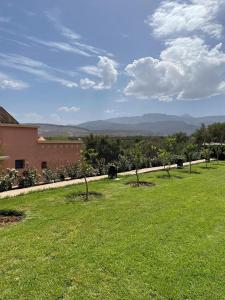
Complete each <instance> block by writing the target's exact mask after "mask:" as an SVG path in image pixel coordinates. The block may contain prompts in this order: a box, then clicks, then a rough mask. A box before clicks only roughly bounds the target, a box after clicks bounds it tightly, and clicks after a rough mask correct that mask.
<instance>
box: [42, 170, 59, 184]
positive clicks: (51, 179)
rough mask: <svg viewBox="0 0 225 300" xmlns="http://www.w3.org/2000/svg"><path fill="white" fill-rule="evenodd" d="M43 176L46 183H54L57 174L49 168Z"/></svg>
mask: <svg viewBox="0 0 225 300" xmlns="http://www.w3.org/2000/svg"><path fill="white" fill-rule="evenodd" d="M42 175H43V180H44V182H45V183H52V182H55V180H56V174H55V173H54V172H53V171H52V170H51V169H49V168H47V169H44V170H43V171H42Z"/></svg>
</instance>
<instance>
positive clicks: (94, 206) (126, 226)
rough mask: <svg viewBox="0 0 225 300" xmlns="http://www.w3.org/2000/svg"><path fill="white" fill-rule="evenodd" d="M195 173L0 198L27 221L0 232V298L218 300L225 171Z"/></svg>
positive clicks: (223, 275)
mask: <svg viewBox="0 0 225 300" xmlns="http://www.w3.org/2000/svg"><path fill="white" fill-rule="evenodd" d="M194 170H198V171H199V172H201V174H191V175H189V174H188V173H187V172H186V171H185V170H184V171H173V172H172V174H173V175H178V174H179V176H181V177H182V178H181V179H179V178H173V179H171V180H168V179H163V178H158V176H159V174H162V173H154V174H146V175H142V176H141V179H145V180H150V181H154V182H155V183H156V186H155V187H152V188H146V187H142V188H132V187H129V186H126V185H124V184H123V183H124V182H125V181H127V180H128V179H129V178H124V179H122V180H120V181H107V180H105V181H101V182H95V183H91V184H90V189H91V190H95V191H98V192H101V193H103V194H104V197H103V198H102V199H99V200H96V201H91V202H88V203H83V202H76V203H69V202H68V201H66V200H65V197H66V195H68V194H70V193H71V192H72V191H73V190H75V189H76V190H82V189H83V188H84V187H83V186H76V187H67V188H64V189H60V190H50V191H45V192H39V193H34V194H30V195H26V196H20V197H17V198H14V199H5V200H0V209H2V208H13V209H15V208H16V209H20V210H24V211H26V214H27V219H26V220H25V221H23V222H21V223H18V224H16V225H15V224H14V225H10V226H7V227H4V228H1V229H0V241H1V242H0V254H1V255H0V299H79V300H81V299H85V300H86V299H104V300H105V299H113V300H114V299H129V300H130V299H135V300H136V299H225V268H224V264H225V164H221V165H220V166H216V165H215V164H214V165H213V168H211V169H209V170H206V169H203V168H202V167H201V166H199V167H194ZM130 179H131V178H130Z"/></svg>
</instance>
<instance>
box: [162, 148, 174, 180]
mask: <svg viewBox="0 0 225 300" xmlns="http://www.w3.org/2000/svg"><path fill="white" fill-rule="evenodd" d="M159 159H160V161H161V162H162V164H163V167H164V170H165V171H166V172H167V175H168V177H169V178H170V177H171V175H170V165H171V162H172V154H171V153H170V152H168V151H166V150H160V153H159Z"/></svg>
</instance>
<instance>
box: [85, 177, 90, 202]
mask: <svg viewBox="0 0 225 300" xmlns="http://www.w3.org/2000/svg"><path fill="white" fill-rule="evenodd" d="M84 181H85V185H86V195H85V201H88V199H89V191H88V182H87V177H86V176H84Z"/></svg>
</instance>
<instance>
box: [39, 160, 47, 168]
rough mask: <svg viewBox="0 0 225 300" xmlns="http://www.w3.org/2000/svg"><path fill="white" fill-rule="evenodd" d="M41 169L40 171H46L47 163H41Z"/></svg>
mask: <svg viewBox="0 0 225 300" xmlns="http://www.w3.org/2000/svg"><path fill="white" fill-rule="evenodd" d="M41 168H42V169H47V168H48V163H47V161H43V162H42V163H41Z"/></svg>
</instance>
